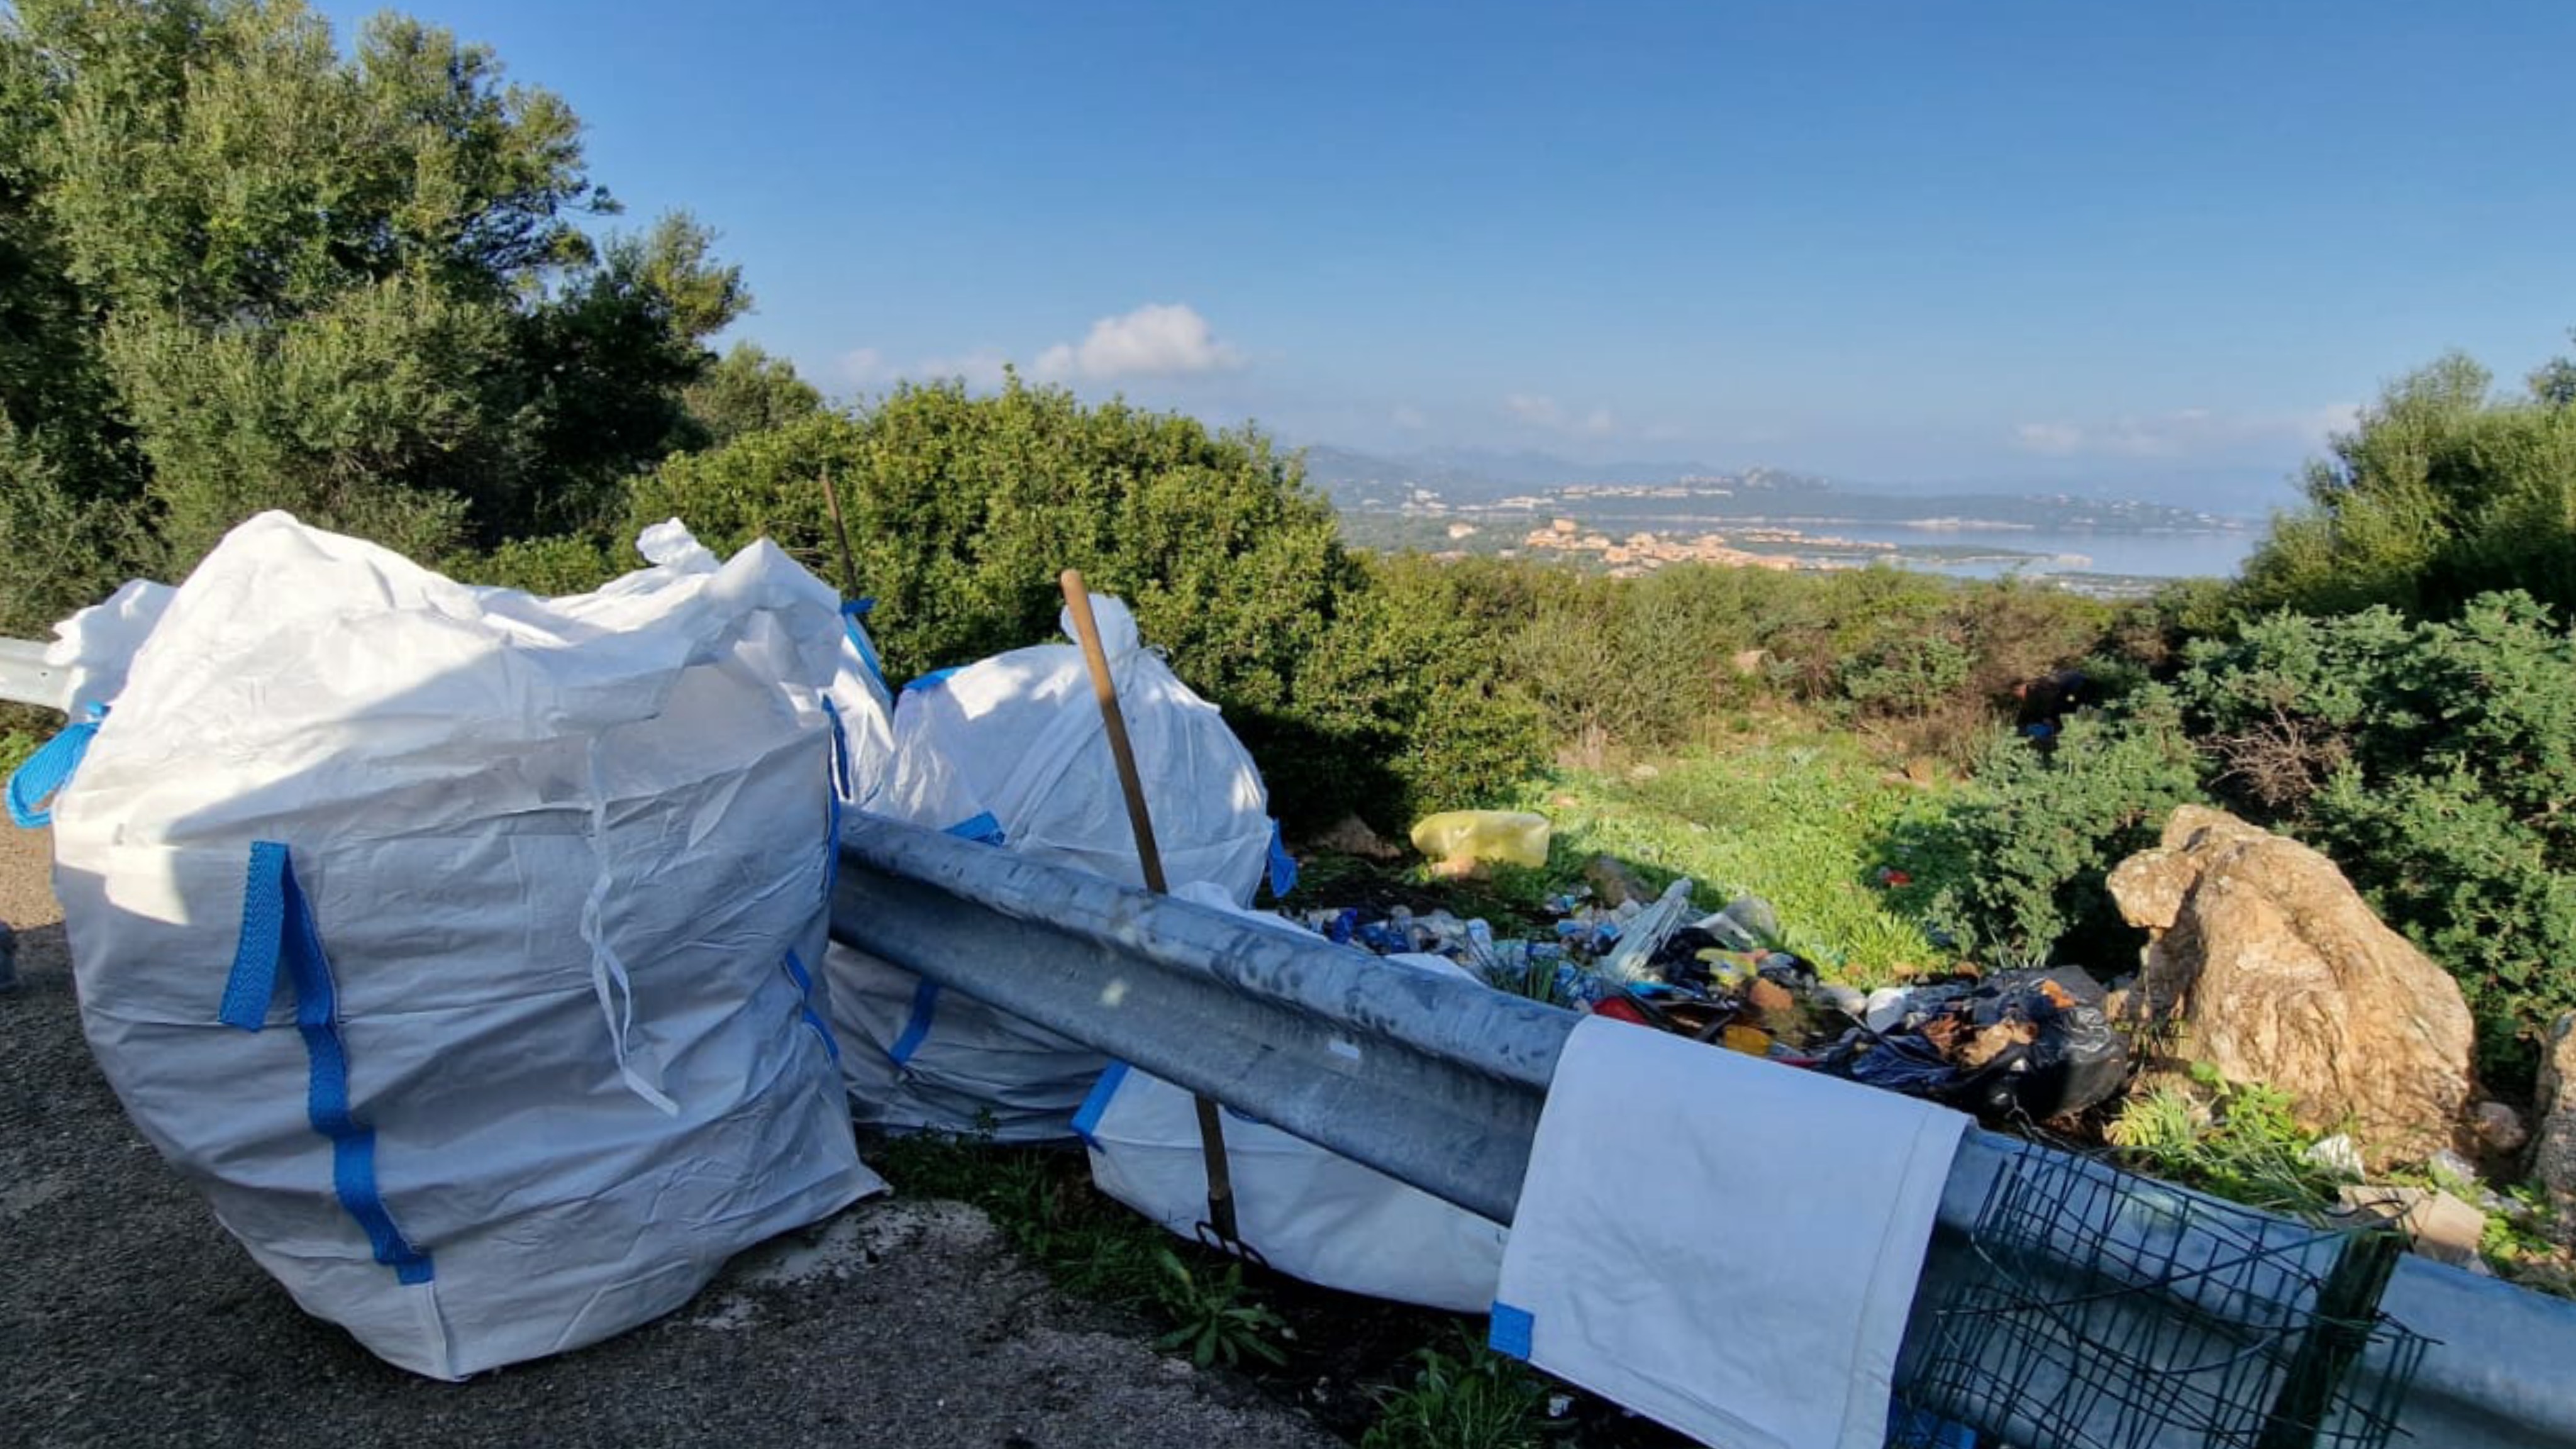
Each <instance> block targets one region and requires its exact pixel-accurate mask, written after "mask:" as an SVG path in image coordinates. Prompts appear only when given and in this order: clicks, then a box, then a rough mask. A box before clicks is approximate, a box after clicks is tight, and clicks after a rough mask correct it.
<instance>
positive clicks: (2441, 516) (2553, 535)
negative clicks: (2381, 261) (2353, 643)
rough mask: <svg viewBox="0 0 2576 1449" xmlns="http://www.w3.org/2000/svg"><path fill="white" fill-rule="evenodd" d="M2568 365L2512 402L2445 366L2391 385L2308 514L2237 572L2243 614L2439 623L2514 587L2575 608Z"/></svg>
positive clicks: (2574, 435)
mask: <svg viewBox="0 0 2576 1449" xmlns="http://www.w3.org/2000/svg"><path fill="white" fill-rule="evenodd" d="M2571 377H2576V364H2571V363H2569V362H2566V361H2564V360H2562V361H2561V362H2558V363H2556V364H2553V365H2552V366H2550V367H2547V368H2543V369H2542V370H2541V371H2540V373H2538V374H2536V375H2535V376H2534V377H2533V379H2532V387H2531V392H2530V394H2529V395H2528V396H2525V397H2521V398H2507V397H2498V396H2495V395H2493V394H2492V392H2491V390H2490V389H2491V387H2492V383H2493V379H2492V378H2491V377H2490V376H2489V375H2488V373H2487V371H2486V369H2484V368H2482V367H2480V366H2478V365H2477V364H2476V363H2475V362H2472V361H2470V360H2469V359H2468V358H2465V357H2461V356H2457V355H2454V356H2451V357H2446V358H2444V359H2442V360H2441V361H2440V362H2437V363H2435V364H2434V365H2432V366H2431V367H2428V368H2425V369H2423V370H2421V371H2419V372H2416V373H2414V374H2412V375H2410V376H2408V377H2406V378H2403V379H2401V380H2399V381H2398V382H2397V383H2395V384H2394V385H2392V386H2390V387H2389V388H2388V389H2387V390H2386V391H2385V392H2384V393H2383V394H2382V395H2381V397H2380V399H2379V401H2378V402H2377V403H2375V404H2374V405H2372V406H2371V407H2370V408H2369V409H2367V410H2365V411H2364V412H2363V414H2362V416H2361V420H2360V424H2359V426H2357V427H2356V428H2355V429H2354V430H2353V431H2352V432H2350V433H2348V434H2345V435H2342V436H2339V437H2337V438H2336V439H2335V440H2334V445H2333V449H2332V452H2331V455H2330V456H2329V457H2327V458H2325V459H2323V460H2320V461H2318V462H2316V463H2314V464H2311V465H2310V466H2309V469H2308V473H2307V477H2306V489H2307V495H2308V503H2307V506H2306V507H2305V508H2303V509H2301V510H2299V511H2297V512H2294V513H2291V514H2287V515H2284V516H2283V517H2281V518H2279V519H2277V520H2276V521H2275V523H2274V527H2273V531H2272V536H2271V538H2270V539H2269V540H2267V541H2266V543H2265V544H2264V546H2263V548H2262V550H2261V551H2260V552H2258V553H2257V554H2256V555H2255V557H2254V558H2253V560H2252V561H2251V562H2250V563H2249V564H2248V565H2247V567H2246V577H2245V592H2246V601H2247V603H2248V604H2249V605H2250V606H2251V607H2253V608H2256V609H2261V608H2267V607H2274V606H2288V607H2290V608H2294V609H2298V610H2301V611H2303V612H2308V613H2340V612H2347V611H2351V610H2356V609H2362V608H2368V607H2370V606H2373V605H2387V606H2390V607H2392V608H2397V609H2401V610H2404V611H2406V612H2408V613H2410V614H2418V615H2425V616H2430V617H2447V616H2449V615H2452V614H2455V613H2457V612H2459V611H2460V610H2461V609H2462V608H2464V607H2466V605H2467V604H2468V602H2469V601H2470V600H2471V599H2473V598H2475V597H2477V596H2478V595H2480V594H2483V593H2486V592H2489V591H2491V590H2496V589H2507V588H2517V589H2522V590H2524V591H2526V592H2528V593H2530V594H2531V595H2532V596H2533V597H2535V598H2538V599H2540V600H2541V601H2542V602H2544V603H2547V604H2550V605H2552V606H2554V607H2557V608H2561V609H2566V608H2571V607H2576V401H2571V400H2570V397H2569V394H2570V392H2571V391H2576V384H2570V383H2569V382H2568V381H2567V379H2569V378H2571Z"/></svg>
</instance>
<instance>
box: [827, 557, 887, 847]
mask: <svg viewBox="0 0 2576 1449" xmlns="http://www.w3.org/2000/svg"><path fill="white" fill-rule="evenodd" d="M875 602H876V601H875V600H874V599H853V600H849V601H847V602H845V603H843V604H842V605H841V649H840V658H839V662H838V664H837V666H836V667H835V669H834V671H833V674H832V687H831V689H830V690H829V691H828V693H829V695H830V697H831V701H832V723H833V727H834V728H835V729H836V730H837V731H838V732H839V733H838V736H837V738H838V740H839V742H840V757H839V762H838V763H837V764H836V765H835V766H834V768H833V771H832V788H833V789H834V791H835V792H836V793H837V794H838V795H839V798H840V800H841V803H842V804H844V805H852V806H857V807H860V808H865V807H866V806H867V804H868V802H869V801H870V800H872V799H873V798H875V796H876V793H877V791H879V790H881V789H883V788H884V787H885V781H886V776H887V775H888V774H890V773H891V772H892V771H893V768H894V696H893V695H892V694H890V693H888V692H887V690H886V681H885V666H884V664H883V663H881V662H880V661H879V660H878V658H877V646H876V641H875V640H873V639H870V638H869V637H868V626H867V625H866V624H864V623H862V622H860V621H861V620H863V619H865V618H866V617H867V615H868V610H869V608H870V607H871V606H872V605H874V604H875Z"/></svg>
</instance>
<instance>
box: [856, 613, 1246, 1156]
mask: <svg viewBox="0 0 2576 1449" xmlns="http://www.w3.org/2000/svg"><path fill="white" fill-rule="evenodd" d="M1092 607H1093V612H1094V613H1095V614H1096V616H1097V617H1098V621H1099V625H1100V633H1101V643H1102V646H1103V649H1104V651H1105V652H1106V653H1107V654H1108V656H1109V660H1110V674H1111V677H1112V679H1114V680H1115V681H1116V684H1117V688H1118V701H1119V707H1120V709H1121V710H1122V711H1123V712H1124V714H1125V715H1126V719H1127V732H1128V735H1129V737H1130V739H1131V740H1132V741H1133V742H1134V745H1135V751H1136V761H1137V766H1138V769H1139V772H1140V773H1141V774H1142V776H1143V777H1144V788H1145V799H1146V804H1147V807H1148V808H1149V809H1150V810H1151V812H1152V814H1153V818H1154V834H1155V837H1156V839H1157V841H1158V842H1159V843H1160V846H1161V849H1162V855H1163V870H1164V874H1165V876H1166V877H1167V878H1168V880H1169V881H1170V883H1171V884H1172V885H1173V886H1174V887H1175V888H1177V887H1179V886H1181V885H1183V884H1186V883H1189V882H1193V881H1196V882H1204V883H1208V884H1211V885H1214V886H1216V887H1218V888H1219V889H1221V890H1222V891H1224V893H1225V894H1226V896H1227V897H1228V898H1229V899H1231V900H1233V901H1235V902H1237V903H1238V904H1248V903H1249V902H1250V901H1251V900H1252V896H1253V892H1254V891H1255V890H1256V889H1258V888H1259V886H1260V883H1261V880H1262V875H1263V871H1264V870H1265V868H1269V867H1271V865H1272V853H1273V852H1272V847H1273V844H1274V840H1275V836H1274V832H1273V830H1272V827H1271V823H1270V818H1269V804H1268V796H1267V794H1266V792H1265V791H1264V790H1263V789H1262V785H1261V773H1260V771H1259V770H1258V769H1256V768H1254V766H1253V763H1252V757H1251V755H1250V754H1248V753H1247V752H1246V751H1245V750H1244V748H1243V745H1242V742H1241V741H1239V740H1237V739H1236V738H1235V737H1234V732H1233V731H1232V730H1231V729H1229V728H1227V727H1226V723H1225V717H1224V716H1223V715H1222V714H1220V713H1219V712H1218V711H1217V708H1216V706H1214V705H1212V704H1209V703H1208V702H1207V701H1205V700H1203V699H1201V698H1199V697H1198V696H1197V695H1196V694H1193V693H1191V692H1190V689H1189V687H1188V686H1187V685H1185V684H1183V683H1181V681H1180V680H1179V678H1178V677H1176V676H1175V675H1174V674H1173V673H1172V671H1171V669H1170V668H1169V667H1168V666H1166V665H1165V664H1164V663H1163V661H1162V660H1161V659H1159V658H1157V657H1156V656H1155V655H1154V654H1153V653H1152V652H1150V651H1148V650H1147V649H1146V648H1145V647H1144V646H1143V645H1142V643H1140V642H1139V640H1138V638H1137V635H1136V620H1135V617H1134V616H1133V615H1132V614H1130V613H1129V612H1128V610H1127V606H1126V605H1125V604H1123V603H1121V602H1119V601H1118V600H1116V599H1114V598H1110V597H1108V596H1106V595H1095V596H1094V597H1093V600H1092ZM1063 627H1064V631H1065V635H1066V637H1067V638H1072V637H1073V625H1072V621H1071V619H1070V618H1069V617H1068V618H1066V619H1065V620H1064V621H1063ZM893 748H894V761H893V767H892V770H891V773H890V775H889V777H888V779H887V781H886V784H885V786H884V788H882V789H881V790H879V791H878V792H877V793H876V795H875V796H874V797H873V798H872V799H871V800H870V801H869V803H868V807H867V808H869V809H871V810H873V811H875V812H876V813H878V814H882V815H888V816H892V817H893V818H895V819H898V820H906V821H910V822H912V823H913V824H916V825H922V826H927V827H929V828H931V829H934V830H945V831H948V832H950V833H952V834H956V835H960V836H964V837H966V838H969V839H975V840H982V841H986V842H988V843H990V844H994V845H998V846H1000V847H1002V848H1003V849H1006V850H1012V851H1016V852H1019V853H1021V854H1024V855H1028V856H1032V857H1034V858H1036V859H1040V860H1045V861H1050V862H1053V863H1055V864H1058V865H1065V866H1070V867H1072V868H1074V869H1077V870H1084V871H1089V872H1090V873H1092V874H1094V875H1099V876H1106V877H1108V878H1110V879H1112V880H1116V881H1120V882H1123V883H1125V884H1128V885H1133V886H1141V885H1143V884H1144V875H1143V872H1142V869H1141V868H1140V867H1139V866H1138V865H1137V862H1136V838H1135V835H1134V833H1133V832H1132V830H1131V828H1130V827H1129V825H1128V821H1127V807H1126V803H1125V799H1124V797H1123V796H1122V795H1121V793H1120V790H1119V785H1118V771H1117V767H1116V765H1115V763H1114V762H1113V760H1112V759H1111V757H1110V752H1109V740H1108V734H1107V731H1106V728H1105V727H1104V726H1103V724H1102V723H1101V718H1100V709H1099V706H1098V704H1097V703H1096V702H1095V701H1094V699H1093V696H1092V686H1091V676H1090V673H1089V670H1088V669H1087V667H1086V666H1085V664H1084V663H1083V657H1082V651H1081V649H1080V648H1078V647H1076V646H1075V645H1072V644H1043V645H1038V646H1035V647H1033V648H1028V649H1017V650H1013V651H1011V652H1010V653H1007V654H1001V655H997V656H995V657H993V658H991V659H987V660H985V661H983V662H982V663H980V664H973V665H969V666H966V667H964V668H962V669H956V670H951V671H944V672H942V673H939V674H935V675H929V676H925V677H924V678H922V679H919V680H915V681H914V682H913V683H912V684H910V685H909V686H907V687H906V688H905V689H904V691H903V694H902V696H901V698H899V699H898V700H897V701H896V703H895V712H894V739H893ZM1282 888H1283V889H1284V887H1282ZM826 961H827V963H828V970H827V974H828V975H829V977H830V978H831V984H832V990H831V997H832V1005H833V1010H834V1012H835V1016H834V1025H835V1026H836V1027H837V1028H838V1030H839V1032H840V1035H841V1038H842V1040H843V1041H844V1042H845V1043H846V1044H847V1045H848V1047H849V1050H847V1051H845V1052H844V1053H843V1054H842V1058H841V1064H842V1069H843V1073H844V1075H845V1077H846V1079H847V1081H848V1083H849V1088H850V1097H851V1102H852V1105H853V1110H855V1111H856V1113H857V1114H858V1117H859V1120H861V1121H863V1122H869V1123H872V1124H874V1125H878V1126H882V1127H887V1128H890V1129H894V1130H921V1129H933V1130H938V1131H946V1132H959V1133H989V1134H991V1135H992V1136H993V1137H994V1138H995V1139H997V1140H1000V1141H1011V1142H1015V1141H1041V1140H1047V1139H1053V1138H1062V1137H1070V1136H1071V1135H1073V1114H1074V1111H1075V1109H1076V1108H1078V1107H1080V1106H1081V1105H1082V1100H1083V1097H1084V1096H1085V1095H1086V1094H1087V1093H1088V1092H1089V1091H1090V1089H1091V1086H1092V1084H1093V1083H1094V1082H1096V1081H1097V1080H1099V1077H1100V1074H1101V1072H1102V1071H1103V1070H1105V1069H1106V1068H1107V1067H1108V1065H1109V1063H1108V1059H1107V1058H1105V1057H1103V1056H1101V1055H1100V1054H1099V1053H1097V1052H1094V1051H1092V1050H1091V1049H1090V1048H1088V1047H1085V1046H1083V1045H1082V1044H1081V1043H1079V1042H1075V1041H1072V1040H1070V1039H1068V1038H1066V1037H1063V1036H1059V1035H1057V1034H1055V1033H1053V1032H1049V1031H1046V1030H1043V1029H1041V1028H1039V1027H1035V1026H1031V1025H1029V1024H1028V1023H1026V1022H1023V1021H1020V1020H1018V1019H1016V1018H1014V1017H1011V1016H1009V1015H1008V1014H1006V1013H1004V1012H1001V1011H997V1010H995V1009H994V1008H992V1007H990V1006H987V1005H985V1004H984V1003H982V1002H980V1001H976V1000H974V999H973V998H971V997H966V996H962V995H959V994H958V993H956V992H943V991H942V990H941V989H940V988H939V987H937V986H935V985H932V984H931V983H928V982H925V981H923V980H922V979H921V978H919V977H917V976H915V975H913V974H912V973H911V972H908V971H905V970H903V969H902V968H901V967H898V966H895V965H893V964H891V963H889V962H885V961H882V960H879V959H877V958H876V957H874V956H871V955H869V954H867V953H866V952H864V951H860V950H853V949H851V948H849V947H847V946H842V945H838V944H836V945H834V946H833V948H832V951H831V954H830V955H829V956H828V957H827V958H826Z"/></svg>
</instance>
